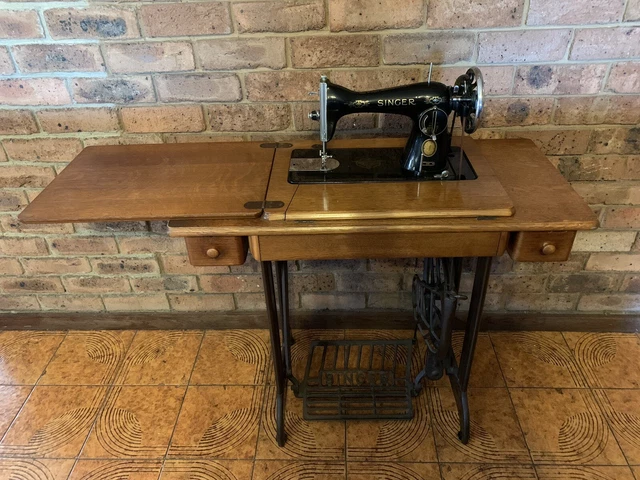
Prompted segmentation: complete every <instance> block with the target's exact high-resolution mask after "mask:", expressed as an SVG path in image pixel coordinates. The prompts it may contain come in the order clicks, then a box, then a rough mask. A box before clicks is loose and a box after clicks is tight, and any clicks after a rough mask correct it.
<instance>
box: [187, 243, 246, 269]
mask: <svg viewBox="0 0 640 480" xmlns="http://www.w3.org/2000/svg"><path fill="white" fill-rule="evenodd" d="M185 241H186V242H187V252H188V253H189V263H191V265H195V266H198V267H200V266H202V267H206V266H216V265H242V264H243V263H244V261H245V260H246V258H247V249H248V242H247V237H186V238H185Z"/></svg>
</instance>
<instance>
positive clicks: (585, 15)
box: [527, 0, 625, 25]
mask: <svg viewBox="0 0 640 480" xmlns="http://www.w3.org/2000/svg"><path fill="white" fill-rule="evenodd" d="M624 4H625V2H624V0H586V1H582V2H575V1H573V0H531V2H530V4H529V15H528V17H527V25H584V24H588V23H613V22H619V21H620V19H621V18H622V13H623V12H624Z"/></svg>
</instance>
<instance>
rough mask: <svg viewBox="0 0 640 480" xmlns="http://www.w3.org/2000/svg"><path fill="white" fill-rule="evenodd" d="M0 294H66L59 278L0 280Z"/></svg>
mask: <svg viewBox="0 0 640 480" xmlns="http://www.w3.org/2000/svg"><path fill="white" fill-rule="evenodd" d="M0 292H5V293H11V292H64V287H63V286H62V282H60V279H59V278H57V277H46V278H44V277H43V278H23V277H14V278H9V277H7V278H0Z"/></svg>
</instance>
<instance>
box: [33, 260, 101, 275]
mask: <svg viewBox="0 0 640 480" xmlns="http://www.w3.org/2000/svg"><path fill="white" fill-rule="evenodd" d="M22 265H24V271H25V272H26V273H27V274H29V275H48V274H57V275H64V274H67V273H88V272H90V271H91V266H90V265H89V261H88V260H87V259H86V258H24V259H23V260H22Z"/></svg>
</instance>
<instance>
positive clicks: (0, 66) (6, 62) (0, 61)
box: [0, 47, 16, 75]
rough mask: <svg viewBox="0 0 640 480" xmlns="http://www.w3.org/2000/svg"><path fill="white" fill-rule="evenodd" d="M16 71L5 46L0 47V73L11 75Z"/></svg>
mask: <svg viewBox="0 0 640 480" xmlns="http://www.w3.org/2000/svg"><path fill="white" fill-rule="evenodd" d="M15 71H16V69H15V68H13V62H12V61H11V56H10V55H9V50H7V47H0V75H11V74H12V73H14V72H15Z"/></svg>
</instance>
